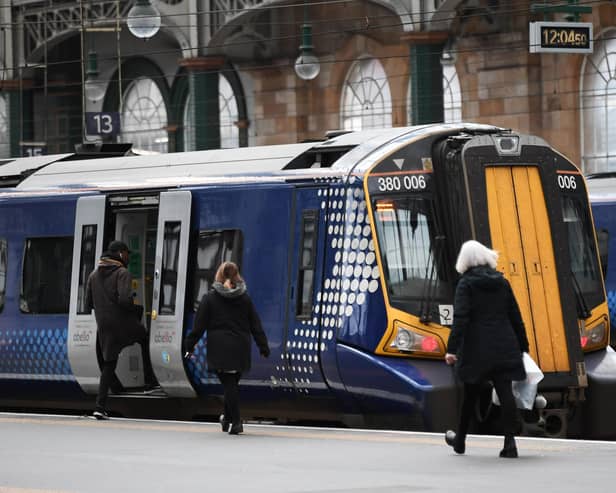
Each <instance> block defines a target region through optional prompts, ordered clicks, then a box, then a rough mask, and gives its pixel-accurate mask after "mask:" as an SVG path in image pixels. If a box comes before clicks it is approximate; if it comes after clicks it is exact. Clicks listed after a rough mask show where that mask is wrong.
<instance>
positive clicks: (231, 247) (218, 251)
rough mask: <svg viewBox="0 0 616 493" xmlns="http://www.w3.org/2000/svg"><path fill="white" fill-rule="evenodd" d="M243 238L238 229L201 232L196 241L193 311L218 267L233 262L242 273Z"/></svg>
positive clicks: (208, 287) (206, 290)
mask: <svg viewBox="0 0 616 493" xmlns="http://www.w3.org/2000/svg"><path fill="white" fill-rule="evenodd" d="M242 248H243V237H242V232H241V231H240V230H239V229H227V230H216V231H201V232H200V233H199V240H198V241H197V255H196V268H195V269H194V272H195V275H194V285H193V293H194V296H193V309H194V310H195V311H196V310H197V307H198V306H199V301H201V298H203V296H204V295H205V294H206V293H207V292H208V291H209V290H210V287H211V286H212V283H213V282H214V276H215V275H216V270H217V269H218V266H219V265H220V264H222V263H223V262H234V263H236V264H237V266H238V267H239V269H240V272H241V271H242V265H241V263H242Z"/></svg>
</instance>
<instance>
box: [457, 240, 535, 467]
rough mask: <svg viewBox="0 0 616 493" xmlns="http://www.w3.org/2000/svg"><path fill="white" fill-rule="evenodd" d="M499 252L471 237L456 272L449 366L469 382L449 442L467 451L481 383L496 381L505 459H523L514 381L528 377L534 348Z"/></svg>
mask: <svg viewBox="0 0 616 493" xmlns="http://www.w3.org/2000/svg"><path fill="white" fill-rule="evenodd" d="M497 259H498V253H497V252H495V251H494V250H491V249H489V248H487V247H486V246H484V245H482V244H481V243H479V242H477V241H474V240H471V241H467V242H465V243H464V244H463V245H462V248H461V249H460V254H459V255H458V260H457V262H456V270H457V271H458V272H459V273H460V274H462V277H461V278H460V281H459V282H458V285H457V287H456V294H455V300H454V315H453V327H452V330H451V334H450V335H449V341H448V343H447V354H446V355H445V361H446V362H447V364H450V365H451V364H455V365H456V370H457V373H458V376H459V378H460V380H462V382H464V399H463V402H462V409H461V413H460V421H459V425H458V430H457V433H453V432H448V433H447V434H446V436H445V438H446V440H447V443H448V444H449V445H451V446H453V448H454V450H455V451H456V453H459V454H463V453H464V450H465V438H466V432H467V429H468V426H469V422H470V419H471V417H472V415H473V412H474V407H475V402H476V400H477V398H478V397H479V393H480V390H481V384H482V383H484V382H487V381H491V382H492V384H493V385H494V389H495V390H496V393H497V395H498V398H499V400H500V402H501V409H502V418H503V428H504V433H505V444H504V447H503V450H502V451H501V453H500V455H501V457H510V458H512V457H517V454H518V453H517V448H516V444H515V440H514V434H515V431H516V428H517V410H516V406H515V400H514V397H513V393H512V390H511V383H512V381H513V380H524V379H525V378H526V372H525V370H524V363H523V360H522V353H523V352H528V339H527V337H526V330H525V328H524V322H523V321H522V316H521V315H520V309H519V308H518V304H517V301H516V299H515V296H514V294H513V291H512V289H511V286H510V284H509V281H507V279H505V278H504V277H503V275H502V274H501V273H500V272H499V271H497V270H496V264H497Z"/></svg>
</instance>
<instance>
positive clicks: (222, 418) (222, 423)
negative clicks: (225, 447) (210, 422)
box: [218, 414, 231, 433]
mask: <svg viewBox="0 0 616 493" xmlns="http://www.w3.org/2000/svg"><path fill="white" fill-rule="evenodd" d="M218 421H219V422H220V426H221V428H222V431H223V432H225V433H227V432H228V431H229V426H231V421H227V420H226V419H225V415H224V414H221V415H220V418H218Z"/></svg>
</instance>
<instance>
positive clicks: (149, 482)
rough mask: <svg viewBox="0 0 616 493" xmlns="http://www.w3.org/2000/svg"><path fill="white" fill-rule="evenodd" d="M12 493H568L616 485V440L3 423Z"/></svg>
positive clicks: (3, 469) (3, 472) (4, 471)
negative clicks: (508, 454)
mask: <svg viewBox="0 0 616 493" xmlns="http://www.w3.org/2000/svg"><path fill="white" fill-rule="evenodd" d="M0 437H1V440H0V493H51V492H53V493H103V492H104V493H108V492H111V491H113V492H133V493H134V492H167V493H168V492H197V491H199V492H208V493H209V492H224V493H244V492H246V493H248V492H250V493H407V492H408V493H411V492H412V493H415V492H423V491H426V492H440V491H448V492H456V491H460V492H474V493H477V492H486V493H488V492H489V493H494V492H495V491H498V493H506V492H511V493H520V492H521V491H522V492H528V493H531V492H545V491H554V490H556V489H558V491H559V493H563V492H575V493H578V492H579V491H584V490H588V491H593V490H594V491H599V490H604V489H605V488H607V487H608V486H607V485H609V484H611V481H612V476H613V475H612V473H611V471H612V468H613V464H614V459H615V457H616V442H589V441H574V440H571V441H568V440H556V439H538V438H520V439H518V449H519V452H520V458H519V459H501V458H499V457H498V452H499V450H500V448H501V446H502V438H500V437H487V436H481V437H480V436H470V437H469V439H468V442H467V454H466V455H464V456H458V455H455V454H454V453H453V451H452V449H450V448H449V447H447V446H446V445H445V443H444V439H443V437H442V436H441V435H435V434H429V433H413V432H393V431H392V432H389V431H362V430H341V429H325V428H299V427H285V426H276V425H260V424H247V425H245V433H244V434H243V435H239V436H231V435H228V434H226V433H223V432H222V431H221V429H220V426H219V425H217V424H213V423H197V422H177V421H151V420H129V419H112V420H109V421H96V420H94V419H93V418H89V417H69V416H49V415H32V414H28V415H26V414H8V413H0Z"/></svg>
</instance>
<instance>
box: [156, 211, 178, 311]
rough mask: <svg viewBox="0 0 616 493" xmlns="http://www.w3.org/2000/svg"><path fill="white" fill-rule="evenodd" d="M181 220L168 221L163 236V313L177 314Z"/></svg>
mask: <svg viewBox="0 0 616 493" xmlns="http://www.w3.org/2000/svg"><path fill="white" fill-rule="evenodd" d="M180 228H181V223H180V221H166V222H165V229H164V231H165V232H164V236H163V261H162V273H161V278H160V307H159V313H160V314H161V315H173V314H175V298H176V292H177V284H178V260H179V255H180Z"/></svg>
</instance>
